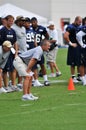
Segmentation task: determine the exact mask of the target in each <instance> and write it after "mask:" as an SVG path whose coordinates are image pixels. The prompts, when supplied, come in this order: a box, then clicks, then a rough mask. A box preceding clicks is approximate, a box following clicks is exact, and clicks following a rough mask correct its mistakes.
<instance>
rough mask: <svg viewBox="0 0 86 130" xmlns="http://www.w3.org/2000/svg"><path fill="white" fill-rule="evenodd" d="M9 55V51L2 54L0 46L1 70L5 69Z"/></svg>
mask: <svg viewBox="0 0 86 130" xmlns="http://www.w3.org/2000/svg"><path fill="white" fill-rule="evenodd" d="M9 55H10V51H9V52H3V48H2V46H0V68H1V69H3V68H4V67H5V65H6V62H7V60H8V57H9Z"/></svg>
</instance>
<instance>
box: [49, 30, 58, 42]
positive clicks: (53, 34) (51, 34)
mask: <svg viewBox="0 0 86 130" xmlns="http://www.w3.org/2000/svg"><path fill="white" fill-rule="evenodd" d="M47 31H48V34H49V37H50V38H51V39H52V40H56V41H57V42H56V43H57V44H58V32H57V30H56V29H54V30H50V29H47Z"/></svg>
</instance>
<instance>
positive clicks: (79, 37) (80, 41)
mask: <svg viewBox="0 0 86 130" xmlns="http://www.w3.org/2000/svg"><path fill="white" fill-rule="evenodd" d="M84 35H85V33H84V32H83V31H80V32H78V33H77V34H76V39H77V41H78V43H79V45H80V46H81V47H82V46H83V41H82V37H83V36H84Z"/></svg>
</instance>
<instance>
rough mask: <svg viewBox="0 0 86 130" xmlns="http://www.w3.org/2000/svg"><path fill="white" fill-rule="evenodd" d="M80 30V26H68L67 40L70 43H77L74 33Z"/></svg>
mask: <svg viewBox="0 0 86 130" xmlns="http://www.w3.org/2000/svg"><path fill="white" fill-rule="evenodd" d="M80 30H81V26H77V25H75V24H70V25H68V27H67V28H66V31H67V32H69V33H70V35H69V39H70V41H71V42H72V43H77V40H76V33H78V32H79V31H80Z"/></svg>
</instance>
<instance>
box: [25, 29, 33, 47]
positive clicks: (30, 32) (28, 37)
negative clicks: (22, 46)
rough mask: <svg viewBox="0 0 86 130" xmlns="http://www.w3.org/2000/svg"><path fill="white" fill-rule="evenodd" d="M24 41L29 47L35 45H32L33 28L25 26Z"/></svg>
mask: <svg viewBox="0 0 86 130" xmlns="http://www.w3.org/2000/svg"><path fill="white" fill-rule="evenodd" d="M26 42H27V44H28V45H29V49H32V48H34V47H35V45H34V32H33V28H32V27H30V28H26Z"/></svg>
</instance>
